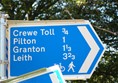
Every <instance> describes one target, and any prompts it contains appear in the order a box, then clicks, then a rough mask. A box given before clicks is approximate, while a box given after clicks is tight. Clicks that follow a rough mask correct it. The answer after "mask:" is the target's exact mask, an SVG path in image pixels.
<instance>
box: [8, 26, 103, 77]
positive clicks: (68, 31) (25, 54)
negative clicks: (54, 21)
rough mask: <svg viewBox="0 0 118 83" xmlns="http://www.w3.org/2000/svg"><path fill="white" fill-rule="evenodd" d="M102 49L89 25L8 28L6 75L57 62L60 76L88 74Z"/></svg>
mask: <svg viewBox="0 0 118 83" xmlns="http://www.w3.org/2000/svg"><path fill="white" fill-rule="evenodd" d="M103 51H104V47H103V45H102V43H101V41H100V39H99V38H98V36H97V34H96V33H95V31H94V30H93V28H92V27H91V25H90V24H72V25H71V24H70V25H50V26H19V27H18V26H17V27H11V28H10V75H9V76H19V75H22V74H24V73H28V72H31V71H33V70H36V69H39V68H43V67H49V66H52V65H55V64H57V65H59V66H60V69H61V71H62V73H63V75H74V76H81V75H85V76H86V75H89V76H88V77H90V75H91V74H92V73H93V70H94V69H95V66H96V64H97V63H98V61H99V59H100V58H101V55H102V53H103ZM86 77H87V76H86Z"/></svg>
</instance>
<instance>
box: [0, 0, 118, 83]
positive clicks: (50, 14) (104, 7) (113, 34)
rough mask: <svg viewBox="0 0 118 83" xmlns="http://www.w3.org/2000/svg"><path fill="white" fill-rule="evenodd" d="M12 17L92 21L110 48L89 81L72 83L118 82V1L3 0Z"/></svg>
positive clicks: (1, 4)
mask: <svg viewBox="0 0 118 83" xmlns="http://www.w3.org/2000/svg"><path fill="white" fill-rule="evenodd" d="M0 10H1V11H4V12H5V13H7V14H9V16H10V18H9V19H10V20H64V19H72V20H74V19H85V20H89V21H90V22H91V23H92V25H93V27H94V29H95V30H96V32H97V33H98V35H99V37H100V38H101V40H102V42H103V43H104V45H105V47H106V51H105V53H104V56H103V57H102V59H101V60H100V62H99V64H98V67H97V68H96V70H95V72H94V73H93V75H92V77H91V78H90V79H88V80H84V81H82V80H79V81H78V80H75V81H68V83H118V0H0Z"/></svg>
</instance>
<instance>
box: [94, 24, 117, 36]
mask: <svg viewBox="0 0 118 83" xmlns="http://www.w3.org/2000/svg"><path fill="white" fill-rule="evenodd" d="M94 27H95V28H97V29H99V30H102V31H105V32H107V33H110V34H112V35H114V36H116V35H118V34H117V33H116V32H112V31H109V30H106V29H103V28H100V27H97V26H94Z"/></svg>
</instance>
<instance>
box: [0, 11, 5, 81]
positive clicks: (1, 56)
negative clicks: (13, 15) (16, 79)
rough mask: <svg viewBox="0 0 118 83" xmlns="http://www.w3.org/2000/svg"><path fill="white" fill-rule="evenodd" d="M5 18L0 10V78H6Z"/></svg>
mask: <svg viewBox="0 0 118 83" xmlns="http://www.w3.org/2000/svg"><path fill="white" fill-rule="evenodd" d="M6 18H7V16H6V15H5V14H3V13H1V12H0V79H5V78H6V66H5V64H4V62H5V59H6V25H7V23H6Z"/></svg>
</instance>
